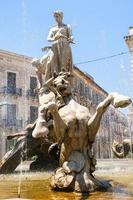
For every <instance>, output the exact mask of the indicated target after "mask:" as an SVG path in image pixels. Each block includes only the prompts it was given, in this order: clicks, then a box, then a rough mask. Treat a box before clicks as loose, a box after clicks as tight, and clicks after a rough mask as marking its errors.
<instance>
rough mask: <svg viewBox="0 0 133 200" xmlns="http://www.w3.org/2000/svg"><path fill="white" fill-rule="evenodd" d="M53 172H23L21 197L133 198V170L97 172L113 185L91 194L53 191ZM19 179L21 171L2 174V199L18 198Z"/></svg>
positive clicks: (54, 199) (46, 199)
mask: <svg viewBox="0 0 133 200" xmlns="http://www.w3.org/2000/svg"><path fill="white" fill-rule="evenodd" d="M51 173H52V172H38V173H33V172H32V173H31V172H28V173H27V172H26V173H23V175H22V182H21V191H20V197H21V198H22V199H32V200H33V199H34V200H87V199H89V200H97V199H98V200H105V199H106V200H107V199H108V200H133V172H129V173H127V172H125V173H120V172H117V173H113V172H109V173H108V172H104V173H102V172H100V171H99V172H97V173H96V176H97V177H98V178H100V179H106V180H110V181H111V183H112V185H113V187H112V188H111V189H110V190H109V191H107V192H94V193H90V194H89V195H81V194H76V193H74V192H70V193H66V192H53V191H51V189H50V187H49V179H50V176H51ZM19 180H20V175H19V173H17V174H12V175H0V199H2V200H4V199H12V200H13V199H17V197H18V185H19ZM21 198H20V199H21Z"/></svg>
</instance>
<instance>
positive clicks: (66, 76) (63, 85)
mask: <svg viewBox="0 0 133 200" xmlns="http://www.w3.org/2000/svg"><path fill="white" fill-rule="evenodd" d="M70 80H71V74H70V73H69V72H63V71H62V72H60V73H59V74H58V75H57V76H56V74H55V78H54V80H53V87H54V88H55V89H56V90H57V91H58V92H59V93H60V94H61V96H62V97H64V96H68V95H70V94H71V84H70Z"/></svg>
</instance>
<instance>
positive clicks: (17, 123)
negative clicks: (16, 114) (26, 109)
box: [0, 119, 23, 129]
mask: <svg viewBox="0 0 133 200" xmlns="http://www.w3.org/2000/svg"><path fill="white" fill-rule="evenodd" d="M0 127H2V128H4V129H6V128H16V129H21V128H23V120H18V119H16V120H9V119H2V120H0Z"/></svg>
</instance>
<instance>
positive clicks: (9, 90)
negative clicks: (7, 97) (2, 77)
mask: <svg viewBox="0 0 133 200" xmlns="http://www.w3.org/2000/svg"><path fill="white" fill-rule="evenodd" d="M0 93H2V94H11V95H17V96H22V88H15V87H14V88H11V87H7V86H4V87H2V88H0Z"/></svg>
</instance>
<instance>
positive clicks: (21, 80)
mask: <svg viewBox="0 0 133 200" xmlns="http://www.w3.org/2000/svg"><path fill="white" fill-rule="evenodd" d="M31 59H32V58H30V57H28V56H23V55H19V54H16V53H12V52H8V51H4V50H0V129H1V133H0V134H1V135H0V143H1V144H0V148H1V149H0V153H1V155H0V156H2V155H3V154H4V153H5V152H6V151H7V149H9V148H11V146H12V145H13V143H10V144H9V143H7V141H6V135H7V134H8V133H12V132H17V131H20V130H22V129H23V128H24V127H25V125H26V124H27V123H29V122H33V121H34V120H35V119H36V118H37V110H38V97H37V93H36V92H35V91H36V90H35V89H36V87H37V77H36V73H35V69H34V68H33V67H32V65H31ZM73 84H74V87H73V97H74V98H75V99H76V100H77V101H78V102H79V103H81V104H82V105H85V106H87V107H88V108H89V110H90V113H91V114H93V113H94V112H95V110H96V106H97V105H98V103H99V102H101V101H102V100H103V99H104V98H105V97H106V96H107V92H106V91H105V90H104V89H102V88H101V87H100V86H99V85H98V84H97V83H96V82H95V81H94V79H93V78H92V77H91V76H90V75H89V74H87V73H83V72H82V71H80V70H79V69H78V68H77V67H75V68H74V81H73ZM127 128H128V123H127V118H126V117H125V115H124V114H123V113H121V112H119V111H118V110H116V109H114V108H113V107H111V106H110V108H109V109H108V111H107V112H106V114H104V116H103V119H102V123H101V126H100V129H99V133H98V134H97V138H96V142H95V146H94V151H95V152H96V154H97V157H98V158H110V157H112V153H111V145H112V141H113V140H114V138H115V139H117V140H119V141H120V140H121V139H122V138H123V137H126V134H127V132H126V131H125V130H126V129H127Z"/></svg>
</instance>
